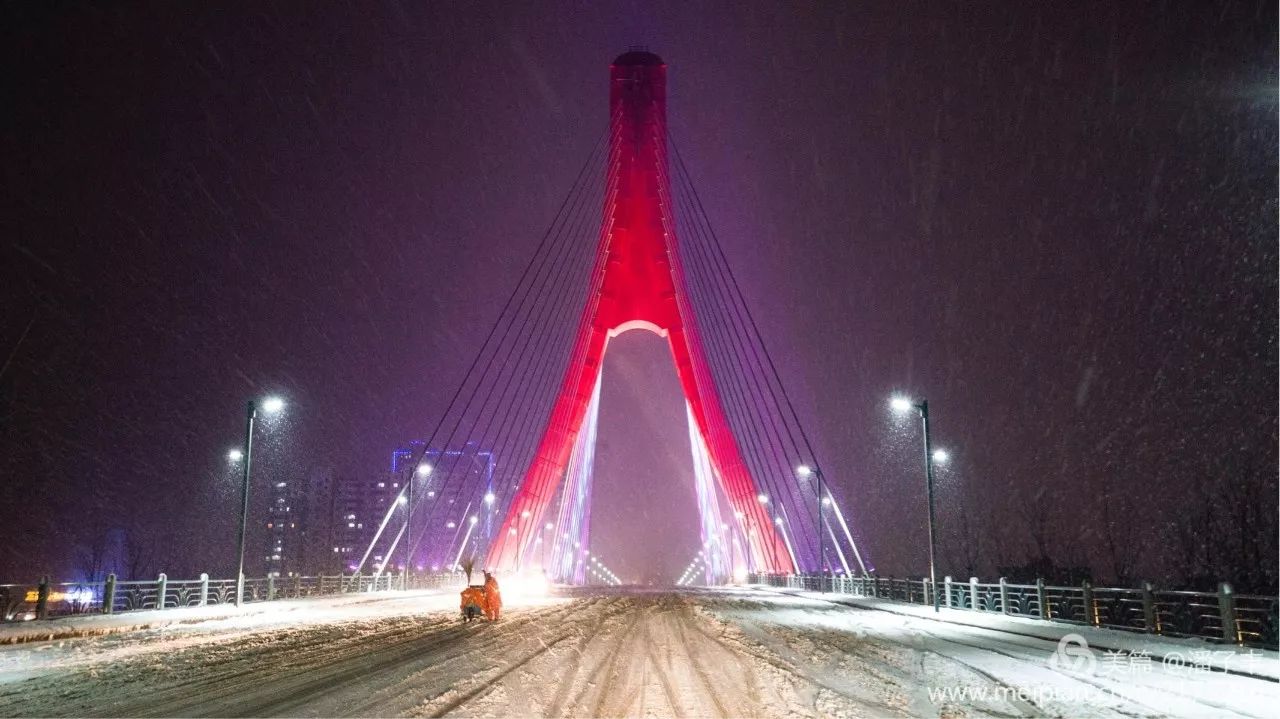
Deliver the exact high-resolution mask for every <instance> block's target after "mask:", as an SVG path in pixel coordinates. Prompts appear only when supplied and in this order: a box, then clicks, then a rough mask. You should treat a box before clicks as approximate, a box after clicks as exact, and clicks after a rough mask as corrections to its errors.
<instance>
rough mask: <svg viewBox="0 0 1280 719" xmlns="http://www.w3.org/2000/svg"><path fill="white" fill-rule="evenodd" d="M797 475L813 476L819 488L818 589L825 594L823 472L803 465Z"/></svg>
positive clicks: (825, 551)
mask: <svg viewBox="0 0 1280 719" xmlns="http://www.w3.org/2000/svg"><path fill="white" fill-rule="evenodd" d="M796 474H798V475H800V477H801V478H805V477H809V476H810V475H812V476H813V477H815V478H816V479H817V482H816V485H817V486H815V487H814V490H815V492H816V494H815V496H816V497H817V498H818V589H819V591H822V592H825V591H827V582H826V578H825V576H824V575H825V574H826V571H827V570H826V566H827V556H826V555H827V544H826V541H827V535H826V527H827V525H826V521H827V515H826V514H825V513H823V511H822V505H823V504H825V503H826V502H827V501H828V500H827V498H826V497H824V496H822V471H821V470H819V469H818V468H817V467H810V466H809V465H807V464H802V465H800V466H799V467H797V468H796ZM796 569H799V567H796Z"/></svg>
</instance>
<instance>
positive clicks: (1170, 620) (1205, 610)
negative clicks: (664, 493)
mask: <svg viewBox="0 0 1280 719" xmlns="http://www.w3.org/2000/svg"><path fill="white" fill-rule="evenodd" d="M749 581H751V582H752V583H754V584H765V585H768V586H771V587H785V588H789V589H801V590H806V591H815V592H816V591H828V592H833V593H837V594H848V595H850V596H854V597H866V598H871V599H885V600H889V601H896V602H904V603H909V604H925V605H930V604H933V593H934V588H933V587H932V586H930V584H931V583H930V582H929V580H928V579H927V578H925V579H897V578H892V577H871V576H867V577H850V576H840V575H837V576H831V575H823V576H817V575H798V574H790V575H778V574H752V575H750V576H749ZM939 591H940V595H939V603H940V604H941V605H942V606H944V607H947V608H949V609H963V610H967V611H977V612H987V613H994V614H1005V615H1008V616H1015V617H1026V618H1030V619H1040V620H1044V621H1051V622H1064V623H1070V624H1083V625H1089V626H1095V627H1103V628H1107V629H1120V630H1124V631H1132V632H1145V633H1149V634H1159V635H1163V636H1169V637H1198V638H1200V639H1209V640H1212V641H1216V642H1225V643H1230V644H1239V645H1242V646H1251V647H1263V648H1267V649H1275V648H1276V647H1277V644H1280V636H1278V635H1280V599H1278V598H1277V597H1272V596H1264V595H1256V594H1236V593H1235V592H1234V591H1233V590H1232V589H1231V585H1230V584H1227V583H1225V582H1223V583H1222V584H1220V585H1219V586H1218V591H1217V592H1186V591H1170V590H1157V589H1155V588H1154V587H1153V586H1152V585H1150V584H1145V585H1143V586H1142V587H1141V588H1138V589H1132V588H1128V587H1094V586H1092V585H1091V584H1090V583H1088V582H1084V583H1082V584H1081V585H1080V586H1078V587H1067V586H1052V585H1047V584H1045V583H1044V582H1043V581H1037V582H1036V583H1035V584H1010V583H1009V582H1007V581H1005V580H1004V578H1001V579H1000V581H998V582H985V583H984V582H980V581H978V578H977V577H970V578H969V581H967V582H963V581H955V580H953V579H952V578H951V577H947V578H946V579H945V580H944V581H943V582H942V587H941V588H940V590H939Z"/></svg>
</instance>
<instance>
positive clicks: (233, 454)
mask: <svg viewBox="0 0 1280 719" xmlns="http://www.w3.org/2000/svg"><path fill="white" fill-rule="evenodd" d="M227 459H229V460H231V461H232V462H239V461H240V460H242V459H244V452H241V451H240V450H238V449H233V450H231V451H230V452H227Z"/></svg>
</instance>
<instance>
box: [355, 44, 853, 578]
mask: <svg viewBox="0 0 1280 719" xmlns="http://www.w3.org/2000/svg"><path fill="white" fill-rule="evenodd" d="M666 77H667V66H666V65H665V64H664V63H663V61H662V60H661V58H659V57H658V56H657V55H654V54H652V53H650V52H647V51H644V50H633V51H630V52H627V53H625V54H623V55H621V56H619V57H618V58H617V59H616V60H614V62H613V63H612V65H611V66H610V70H609V109H610V120H609V124H608V127H607V128H605V129H604V131H603V132H602V133H601V136H600V138H599V139H598V140H597V142H596V143H595V146H594V148H593V149H592V151H591V153H590V156H589V157H588V158H587V159H586V161H585V162H584V163H583V165H582V167H581V169H580V171H579V172H578V174H577V178H576V180H575V182H574V184H573V186H572V187H571V188H570V189H569V192H568V193H567V195H566V197H565V198H564V201H563V203H562V204H561V205H560V208H559V211H558V213H557V214H556V216H555V218H554V219H553V221H552V223H551V225H550V227H549V228H548V229H547V230H546V232H545V234H544V235H543V236H542V239H541V241H540V242H539V243H538V245H537V248H536V249H535V251H534V252H533V256H532V258H531V259H530V260H529V263H528V265H527V266H526V267H525V270H524V272H523V274H522V275H521V276H520V279H519V281H518V282H517V284H516V287H515V288H514V289H513V290H512V291H511V294H510V296H509V297H508V299H507V301H506V303H505V305H504V306H503V308H502V311H501V313H500V316H499V317H498V319H497V321H496V322H495V323H494V324H493V326H492V328H491V329H490V331H489V333H488V335H487V336H486V338H485V340H484V342H483V344H482V346H481V348H480V350H479V351H478V352H477V354H476V356H475V359H474V361H473V362H472V364H471V366H470V367H469V369H468V371H467V373H466V375H465V378H464V380H463V381H462V383H461V384H460V385H459V387H458V388H457V391H456V393H455V394H454V395H453V397H452V399H451V401H450V403H449V405H448V408H447V409H446V411H445V413H444V415H443V416H442V417H441V418H440V420H439V423H438V424H437V425H436V426H435V427H434V428H433V429H432V431H431V432H430V434H429V435H428V437H427V439H426V440H425V442H424V443H423V444H421V445H420V448H419V455H420V456H419V457H418V458H417V460H416V461H414V462H410V463H408V464H407V465H406V469H405V470H404V477H403V482H402V484H401V486H402V487H403V488H404V489H403V490H402V492H401V496H400V498H399V500H398V501H397V502H396V503H393V504H392V506H391V507H390V508H389V509H388V511H387V513H386V515H385V516H384V517H383V518H382V522H381V526H380V527H379V529H378V532H377V535H376V537H375V538H374V540H373V542H372V544H371V545H370V546H369V547H367V548H366V551H365V552H364V554H363V556H362V557H361V560H360V563H359V565H358V569H359V570H361V571H373V572H375V573H376V572H379V571H382V570H383V569H384V568H386V567H392V566H395V565H396V564H399V563H400V562H399V561H397V559H396V558H402V559H403V565H404V566H405V567H412V566H415V565H431V566H443V567H450V566H455V565H456V564H457V563H458V561H459V560H460V558H462V557H464V556H476V557H478V558H479V560H480V561H479V563H480V564H482V565H483V566H484V567H486V568H488V569H491V570H497V571H500V572H506V573H511V572H523V571H526V570H528V571H533V570H536V571H538V572H542V573H545V574H546V576H548V577H549V578H551V579H553V580H555V581H560V582H565V583H581V582H582V581H584V579H585V574H584V572H585V571H586V570H587V569H588V568H589V566H590V563H589V561H585V560H584V549H583V548H585V547H588V546H589V542H590V535H591V511H590V508H591V492H592V483H593V471H592V470H593V464H594V455H595V451H594V450H595V442H596V433H597V424H598V419H599V409H600V389H601V385H602V383H603V382H604V381H605V377H604V376H603V373H602V367H603V360H604V355H605V353H606V352H607V350H608V347H609V343H610V340H611V339H613V338H615V337H617V336H618V335H620V334H622V333H624V332H631V331H647V332H652V333H654V334H657V335H659V336H661V337H663V338H664V339H665V340H666V341H667V345H668V347H669V348H670V351H671V357H672V360H673V361H674V364H675V369H676V375H677V377H678V380H679V384H680V387H681V389H682V391H683V394H684V400H685V408H686V415H687V420H688V426H689V437H690V444H691V448H692V456H691V457H690V461H691V464H692V467H693V469H694V472H693V476H694V477H695V482H696V484H697V486H696V491H697V498H698V510H699V516H700V526H699V527H698V531H699V532H700V535H701V536H700V540H701V544H702V548H703V549H702V551H703V554H704V556H705V557H706V562H705V567H706V571H705V577H704V578H705V580H707V581H719V580H725V579H728V578H731V577H734V576H738V577H744V576H745V575H746V574H747V573H748V572H763V573H771V574H786V573H794V572H830V573H832V574H843V575H851V574H865V573H866V567H865V565H864V560H863V557H862V555H861V553H860V552H859V549H858V547H857V545H856V544H855V542H854V538H853V533H852V532H851V530H850V527H849V524H848V521H847V519H846V517H847V515H846V511H845V509H842V505H843V504H844V502H845V501H846V498H841V497H837V496H835V495H833V494H832V493H831V490H830V485H829V483H826V482H824V476H823V470H822V464H821V463H820V461H819V458H818V457H816V456H814V452H813V447H812V445H811V443H810V441H809V438H808V435H807V434H806V433H805V430H804V427H803V425H802V423H801V422H800V418H799V416H798V415H797V414H796V411H795V408H794V406H793V404H792V402H791V400H790V399H789V398H788V396H787V393H786V389H785V387H784V386H783V384H782V382H781V378H780V376H779V373H778V371H777V367H776V366H775V363H774V359H773V356H772V355H771V354H770V352H769V350H768V348H767V346H766V342H765V341H764V338H763V337H762V336H761V333H760V330H759V327H758V326H757V324H756V322H755V320H754V318H753V316H752V314H751V310H750V308H749V307H748V306H747V304H746V302H745V301H744V298H743V293H742V292H741V289H740V288H739V286H738V283H737V281H736V279H735V278H734V275H733V272H732V271H731V269H730V264H729V258H728V257H726V255H725V252H724V251H723V249H722V247H721V243H720V241H719V238H718V237H717V236H716V233H715V230H714V226H713V223H712V222H711V220H710V218H709V217H708V216H707V213H706V211H705V208H704V207H703V204H702V201H701V199H700V198H699V196H698V192H697V189H696V187H695V185H694V182H693V179H692V177H691V175H690V172H689V169H688V168H687V167H686V165H685V163H684V161H683V158H682V157H681V155H680V152H679V146H678V144H677V141H676V139H675V138H673V137H672V136H671V135H670V133H669V131H668V126H667V103H666ZM482 452H483V453H487V454H486V462H480V461H479V460H480V454H481V453H482ZM429 457H434V461H430V462H428V459H429ZM489 457H492V458H493V460H494V464H493V465H492V466H491V471H483V472H482V471H477V468H478V467H481V466H490V465H488V464H487V459H488V458H489ZM495 518H496V519H497V521H495ZM440 527H446V528H449V529H450V530H452V531H448V532H441V531H440ZM691 529H692V528H691Z"/></svg>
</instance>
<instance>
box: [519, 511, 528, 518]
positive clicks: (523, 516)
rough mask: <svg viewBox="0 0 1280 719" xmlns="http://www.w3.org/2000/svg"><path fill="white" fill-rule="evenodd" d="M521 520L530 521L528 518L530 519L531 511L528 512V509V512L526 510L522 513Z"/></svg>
mask: <svg viewBox="0 0 1280 719" xmlns="http://www.w3.org/2000/svg"><path fill="white" fill-rule="evenodd" d="M520 518H521V519H528V518H529V510H527V509H526V510H524V511H523V512H521V513H520Z"/></svg>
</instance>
